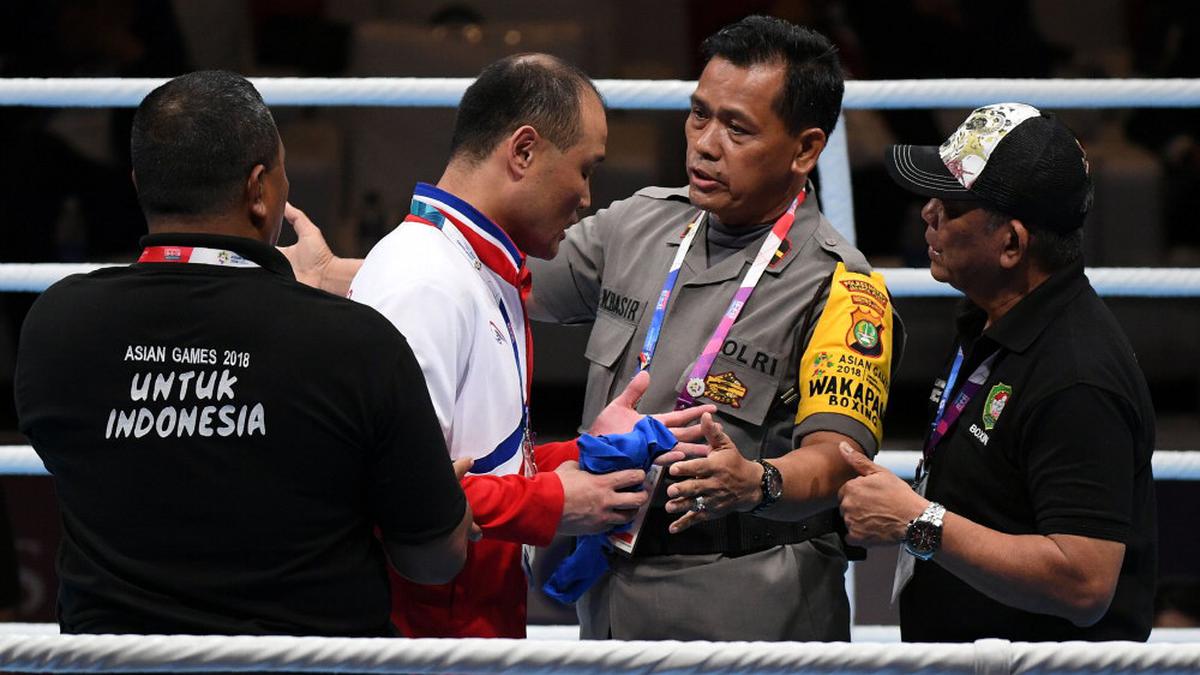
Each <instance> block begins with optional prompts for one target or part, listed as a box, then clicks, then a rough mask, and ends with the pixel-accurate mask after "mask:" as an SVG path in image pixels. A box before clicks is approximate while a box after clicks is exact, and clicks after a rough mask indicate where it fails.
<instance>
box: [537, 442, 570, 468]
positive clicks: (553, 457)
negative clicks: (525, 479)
mask: <svg viewBox="0 0 1200 675" xmlns="http://www.w3.org/2000/svg"><path fill="white" fill-rule="evenodd" d="M533 459H534V461H535V462H537V468H538V471H553V470H555V469H557V468H558V465H560V464H562V463H563V462H578V461H579V439H578V438H572V439H571V440H569V441H557V442H555V443H542V444H541V445H538V446H535V447H534V448H533Z"/></svg>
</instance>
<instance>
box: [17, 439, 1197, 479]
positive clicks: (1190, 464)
mask: <svg viewBox="0 0 1200 675" xmlns="http://www.w3.org/2000/svg"><path fill="white" fill-rule="evenodd" d="M920 458H921V453H920V452H917V451H910V450H883V451H881V452H879V453H878V454H877V455H876V456H875V462H876V463H877V464H879V465H881V466H883V467H885V468H887V469H888V470H889V471H891V472H893V473H895V474H896V475H897V476H900V477H901V478H912V477H913V472H914V471H915V470H916V466H917V460H919V459H920ZM1153 466H1154V478H1155V479H1156V480H1200V452H1198V451H1188V450H1155V451H1154V457H1153ZM46 475H49V474H48V472H47V471H46V467H45V465H44V464H42V460H41V459H40V458H39V457H38V456H37V453H36V452H34V450H33V447H32V446H29V445H0V476H46Z"/></svg>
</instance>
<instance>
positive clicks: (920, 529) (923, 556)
mask: <svg viewBox="0 0 1200 675" xmlns="http://www.w3.org/2000/svg"><path fill="white" fill-rule="evenodd" d="M945 516H946V507H944V506H942V505H941V504H939V503H937V502H929V505H928V506H926V507H925V510H924V511H922V512H921V515H919V516H917V517H916V518H914V519H913V520H912V521H911V522H909V524H908V529H907V530H906V531H905V533H904V541H903V542H901V543H903V544H904V551H905V552H906V553H908V554H909V555H911V556H913V557H914V558H917V559H919V560H930V559H931V558H933V555H934V554H935V553H937V552H938V550H939V549H940V548H941V547H942V519H943V518H944V517H945Z"/></svg>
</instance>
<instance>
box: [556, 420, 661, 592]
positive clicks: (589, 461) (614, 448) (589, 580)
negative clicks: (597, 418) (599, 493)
mask: <svg viewBox="0 0 1200 675" xmlns="http://www.w3.org/2000/svg"><path fill="white" fill-rule="evenodd" d="M676 443H677V441H676V440H675V436H674V435H673V434H672V433H671V432H670V431H668V430H667V427H666V426H664V425H663V423H662V422H659V421H658V420H656V419H654V418H653V417H643V418H642V419H641V420H639V421H638V423H637V424H635V425H634V426H633V431H630V432H629V433H627V434H609V435H606V436H599V437H597V436H591V435H588V434H583V435H582V436H580V437H579V467H580V468H581V469H583V470H584V471H588V472H590V473H612V472H613V471H623V470H625V469H642V470H643V471H645V470H647V469H649V468H650V465H651V464H653V463H654V460H655V459H656V458H657V457H658V456H659V455H661V454H663V453H664V452H668V451H670V450H672V449H674V447H675V444H676ZM637 489H638V490H641V489H642V488H641V486H638V488H637ZM627 527H629V526H628V525H621V526H619V527H616V528H613V530H612V531H619V530H623V529H625V528H627ZM609 548H611V544H609V543H608V534H607V533H605V534H589V535H585V536H582V537H578V538H577V539H576V540H575V550H574V551H573V552H572V553H571V555H569V556H567V558H566V559H565V560H563V561H562V562H561V563H559V565H558V569H556V570H554V575H553V576H551V577H550V579H549V581H547V582H546V583H545V584H544V585H543V586H542V590H543V591H545V593H546V595H549V596H550V597H552V598H554V599H555V600H557V601H559V602H561V603H563V604H564V605H569V604H571V603H573V602H575V601H576V600H578V599H579V597H580V596H582V595H583V593H584V591H586V590H587V589H589V588H591V587H592V584H594V583H596V580H597V579H599V578H600V575H602V574H604V573H605V572H607V571H608V557H607V556H606V555H605V551H606V550H608V549H609Z"/></svg>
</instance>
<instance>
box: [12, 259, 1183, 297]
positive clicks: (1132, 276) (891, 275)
mask: <svg viewBox="0 0 1200 675" xmlns="http://www.w3.org/2000/svg"><path fill="white" fill-rule="evenodd" d="M110 266H112V265H111V264H101V263H3V264H0V292H30V293H40V292H42V291H44V290H46V289H47V288H49V287H50V285H51V284H53V283H54V282H56V281H58V280H59V279H61V278H63V277H65V276H67V275H69V274H86V273H88V272H91V271H94V270H97V269H101V268H103V267H110ZM878 269H879V272H881V273H882V274H883V276H884V279H885V280H886V281H887V285H888V290H889V291H891V293H892V295H893V296H894V297H897V298H933V297H957V296H959V295H960V293H959V292H958V291H957V290H955V289H954V288H953V287H951V286H949V285H947V284H943V283H939V282H937V281H935V280H934V279H933V278H932V277H930V276H929V270H928V269H925V268H904V267H891V268H888V267H881V268H878ZM1086 271H1087V275H1088V279H1090V280H1091V282H1092V286H1094V287H1095V288H1096V292H1097V293H1099V294H1100V295H1102V296H1106V297H1140V298H1189V297H1193V298H1194V297H1200V268H1191V267H1089V268H1087V270H1086Z"/></svg>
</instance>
